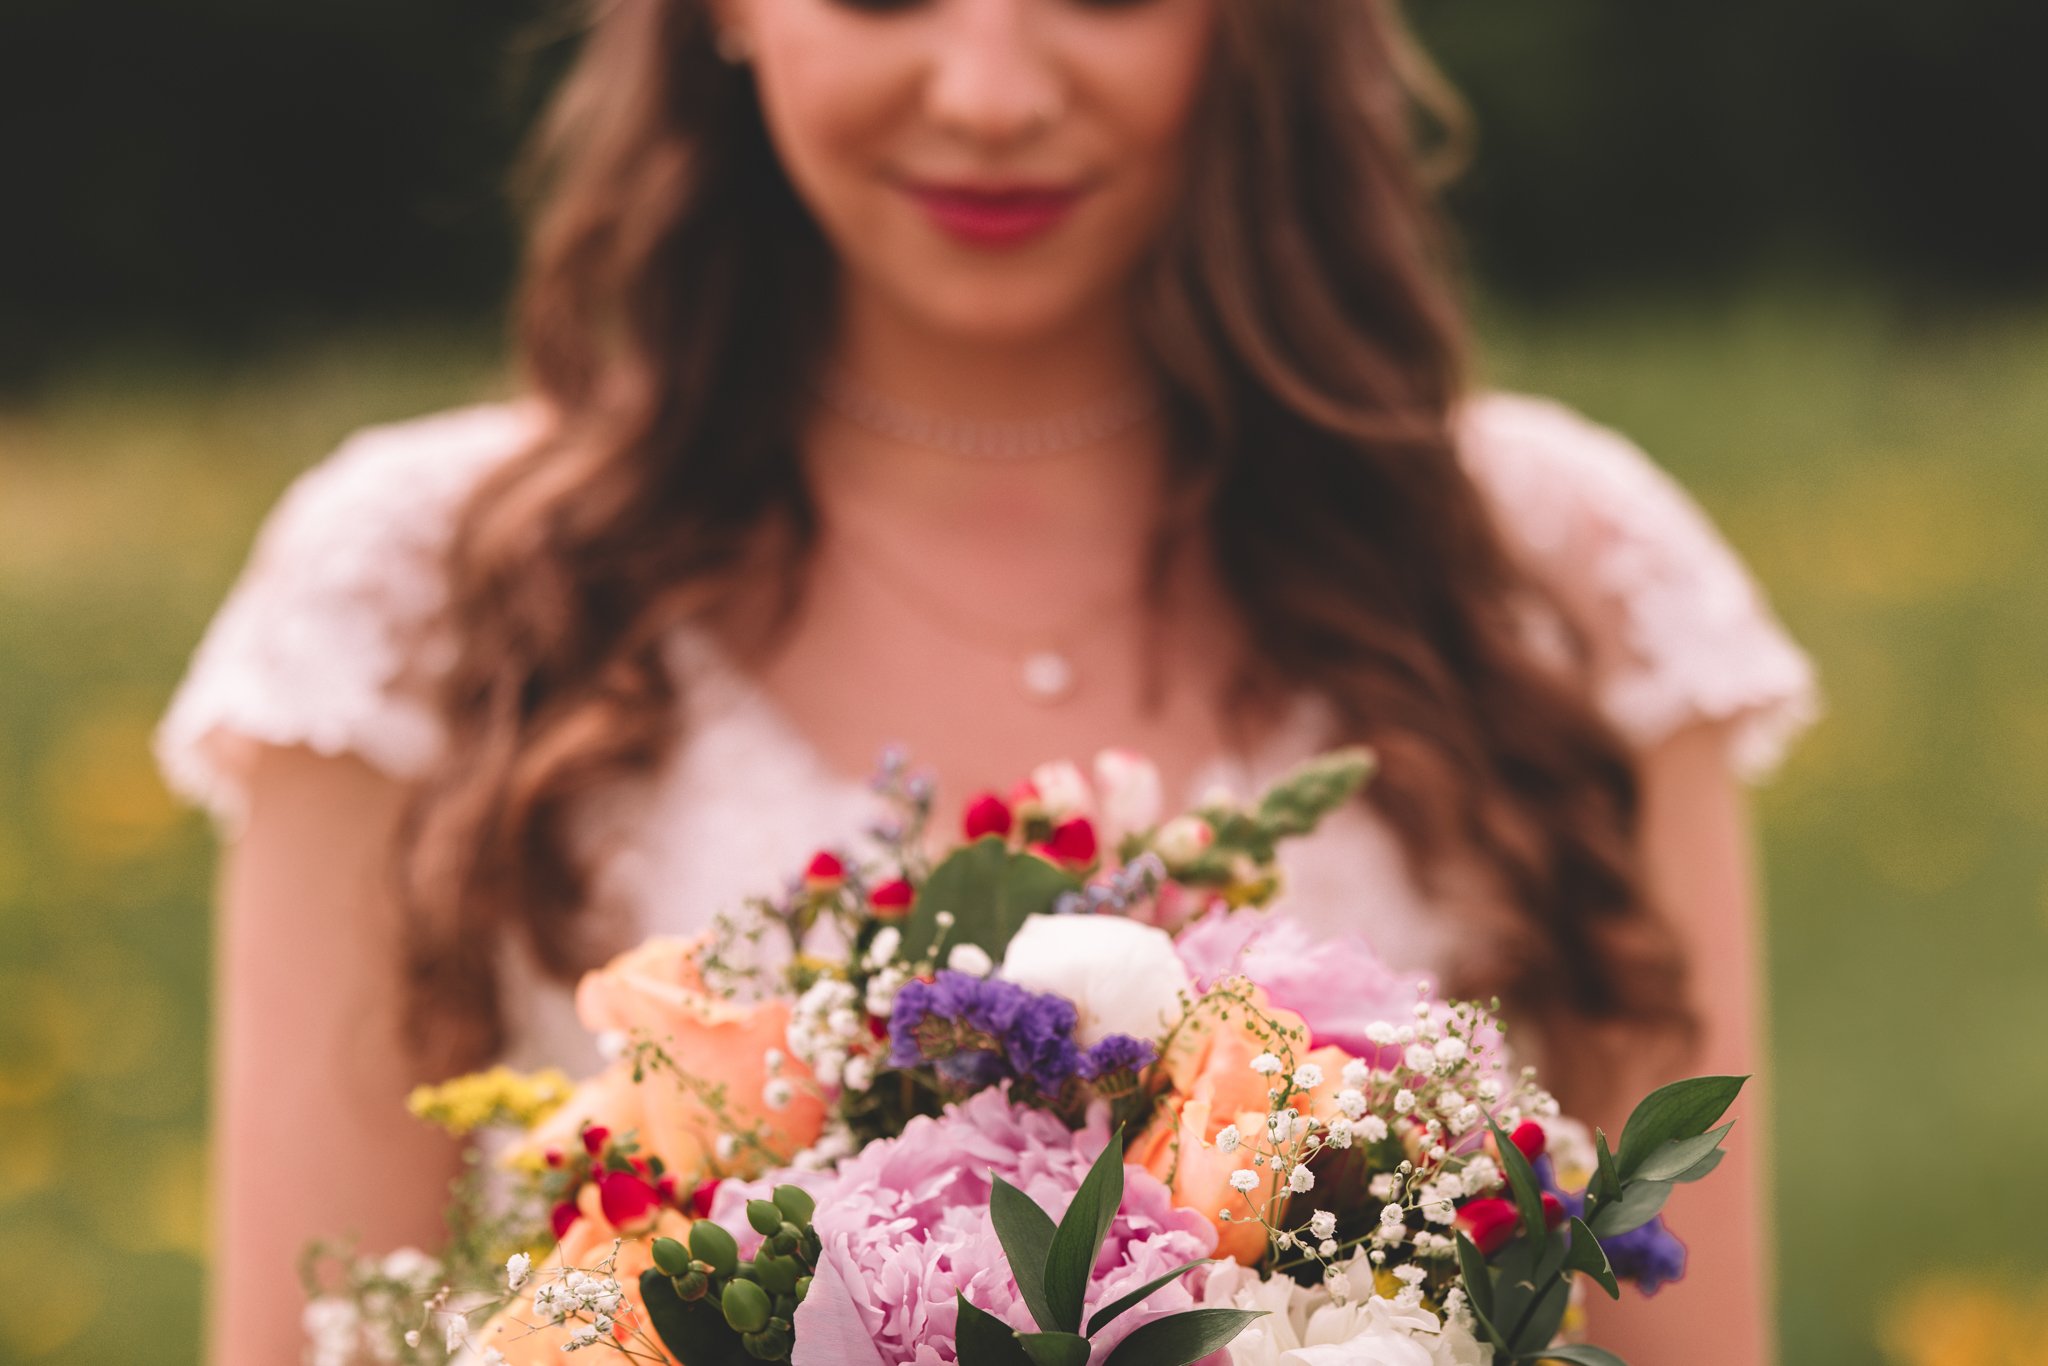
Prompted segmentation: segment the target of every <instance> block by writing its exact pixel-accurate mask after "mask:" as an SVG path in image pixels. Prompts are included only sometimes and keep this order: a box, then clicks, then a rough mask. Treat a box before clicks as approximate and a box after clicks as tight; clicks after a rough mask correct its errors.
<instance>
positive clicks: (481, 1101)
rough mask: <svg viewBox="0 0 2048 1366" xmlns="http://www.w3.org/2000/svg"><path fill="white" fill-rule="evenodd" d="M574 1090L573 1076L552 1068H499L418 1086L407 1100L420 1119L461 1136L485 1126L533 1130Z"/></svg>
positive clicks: (408, 1106) (408, 1107)
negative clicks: (518, 1070)
mask: <svg viewBox="0 0 2048 1366" xmlns="http://www.w3.org/2000/svg"><path fill="white" fill-rule="evenodd" d="M573 1089H574V1087H573V1085H572V1083H571V1082H570V1081H569V1078H568V1077H567V1076H565V1075H563V1074H562V1073H561V1072H560V1071H558V1070H556V1069H554V1068H552V1067H551V1068H548V1069H546V1070H545V1071H540V1072H531V1073H527V1072H515V1071H513V1070H512V1069H511V1068H509V1067H504V1066H498V1067H493V1068H491V1069H490V1070H489V1071H487V1072H472V1073H470V1074H469V1075H467V1076H462V1077H456V1078H454V1079H452V1080H449V1081H444V1082H442V1083H441V1084H439V1085H438V1086H421V1087H417V1088H415V1089H414V1091H413V1093H412V1094H411V1095H410V1096H408V1097H406V1102H405V1104H406V1108H407V1109H409V1110H411V1111H412V1113H413V1115H414V1116H415V1117H416V1118H419V1119H423V1120H425V1121H427V1122H428V1123H429V1124H438V1125H440V1126H441V1127H442V1128H443V1129H446V1130H447V1131H448V1132H449V1133H451V1134H455V1135H457V1136H458V1137H459V1136H461V1135H463V1134H468V1133H474V1132H475V1131H476V1130H478V1129H481V1128H482V1127H484V1126H485V1125H486V1124H511V1125H516V1126H517V1127H519V1128H521V1129H531V1128H532V1127H533V1126H534V1125H536V1124H538V1123H540V1122H541V1121H542V1120H544V1119H546V1118H547V1117H548V1116H549V1115H551V1114H553V1113H554V1112H555V1111H557V1110H559V1109H561V1108H562V1106H563V1104H564V1103H565V1102H567V1100H568V1099H569V1095H570V1092H571V1091H572V1090H573Z"/></svg>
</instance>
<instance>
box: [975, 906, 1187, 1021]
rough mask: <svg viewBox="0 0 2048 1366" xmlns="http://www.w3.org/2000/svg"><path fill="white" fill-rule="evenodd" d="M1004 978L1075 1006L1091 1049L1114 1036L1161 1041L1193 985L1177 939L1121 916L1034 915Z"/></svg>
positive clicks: (1011, 952)
mask: <svg viewBox="0 0 2048 1366" xmlns="http://www.w3.org/2000/svg"><path fill="white" fill-rule="evenodd" d="M996 975H997V976H999V977H1001V978H1003V979H1004V980H1005V981H1010V982H1015V983H1016V984H1017V985H1018V986H1021V987H1028V988H1030V989H1031V990H1032V991H1049V992H1052V993H1053V994H1054V995H1057V996H1064V997H1066V998H1067V999H1068V1000H1069V1001H1072V1002H1073V1003H1074V1006H1075V1009H1076V1010H1078V1011H1079V1012H1080V1022H1079V1023H1078V1024H1077V1025H1076V1027H1075V1029H1074V1037H1075V1039H1076V1040H1077V1041H1079V1042H1080V1043H1081V1045H1082V1046H1083V1047H1086V1046H1088V1045H1091V1044H1094V1043H1096V1042H1098V1041H1100V1040H1101V1039H1103V1038H1106V1037H1107V1036H1109V1035H1111V1034H1129V1035H1131V1036H1132V1037H1134V1038H1139V1039H1157V1038H1159V1037H1160V1036H1161V1035H1162V1034H1164V1033H1165V1032H1166V1031H1167V1030H1168V1029H1170V1028H1172V1027H1173V1026H1174V1025H1175V1024H1176V1023H1178V1022H1179V1020H1180V1013H1181V1002H1180V995H1181V993H1182V992H1183V991H1186V990H1187V989H1188V987H1189V986H1190V983H1189V981H1188V971H1187V969H1186V968H1184V967H1182V966H1181V961H1180V955H1178V954H1176V953H1175V952H1174V951H1173V937H1172V936H1171V935H1169V934H1167V932H1166V931H1165V930H1162V929H1158V928H1157V927H1155V926H1152V925H1141V924H1139V923H1138V922H1137V921H1135V920H1126V919H1124V918H1123V917H1122V916H1115V915H1034V916H1032V917H1031V918H1030V919H1028V920H1026V921H1025V922H1024V925H1023V928H1021V929H1019V930H1018V931H1017V937H1016V938H1014V939H1012V940H1011V941H1010V947H1009V949H1008V950H1007V951H1006V952H1005V953H1004V954H1003V966H1002V970H1001V971H1000V972H998V973H997V974H996Z"/></svg>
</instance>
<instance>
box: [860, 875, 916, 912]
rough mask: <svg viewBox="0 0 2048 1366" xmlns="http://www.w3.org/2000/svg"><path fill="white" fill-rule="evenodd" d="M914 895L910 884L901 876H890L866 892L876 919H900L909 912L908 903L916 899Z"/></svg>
mask: <svg viewBox="0 0 2048 1366" xmlns="http://www.w3.org/2000/svg"><path fill="white" fill-rule="evenodd" d="M916 895H917V894H916V892H915V890H914V889H912V887H911V885H910V884H909V883H908V882H905V881H904V880H903V879H902V878H900V877H895V878H890V879H889V880H888V881H887V882H885V883H883V884H882V885H881V886H879V887H877V888H875V890H874V891H872V892H870V893H868V905H869V907H870V908H872V909H873V911H874V913H875V918H876V919H878V920H900V919H902V918H903V917H904V916H906V915H909V914H910V903H911V902H912V901H913V900H915V899H916Z"/></svg>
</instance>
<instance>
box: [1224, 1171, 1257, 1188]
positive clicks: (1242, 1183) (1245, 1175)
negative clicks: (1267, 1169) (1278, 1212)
mask: <svg viewBox="0 0 2048 1366" xmlns="http://www.w3.org/2000/svg"><path fill="white" fill-rule="evenodd" d="M1258 1187H1259V1174H1258V1173H1257V1172H1255V1171H1253V1170H1252V1169H1251V1168H1250V1167H1239V1168H1238V1169H1237V1170H1236V1171H1234V1172H1232V1173H1231V1174H1230V1188H1231V1189H1232V1190H1234V1191H1237V1192H1239V1193H1240V1194H1244V1195H1249V1194H1251V1192H1253V1191H1255V1190H1257V1189H1258Z"/></svg>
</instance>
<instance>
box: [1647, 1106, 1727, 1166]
mask: <svg viewBox="0 0 2048 1366" xmlns="http://www.w3.org/2000/svg"><path fill="white" fill-rule="evenodd" d="M1734 1127H1735V1121H1734V1120H1732V1119H1731V1120H1729V1121H1728V1122H1727V1123H1726V1124H1723V1125H1722V1126H1721V1127H1720V1128H1718V1129H1709V1130H1707V1131H1706V1132H1705V1133H1703V1134H1700V1135H1698V1136H1697V1137H1695V1138H1674V1139H1672V1140H1671V1141H1670V1142H1669V1143H1666V1144H1665V1145H1664V1146H1663V1147H1661V1148H1659V1149H1657V1150H1656V1151H1655V1152H1653V1153H1651V1154H1650V1155H1649V1156H1648V1157H1646V1158H1644V1159H1643V1161H1642V1165H1641V1166H1639V1167H1637V1168H1636V1169H1635V1172H1634V1173H1633V1175H1634V1177H1635V1179H1636V1180H1638V1181H1676V1180H1677V1179H1678V1178H1679V1177H1680V1176H1681V1175H1683V1174H1684V1173H1686V1172H1689V1171H1691V1170H1692V1169H1693V1168H1694V1167H1697V1166H1698V1165H1699V1164H1700V1163H1702V1162H1704V1161H1705V1160H1706V1159H1707V1158H1708V1157H1710V1156H1712V1155H1713V1153H1714V1152H1715V1150H1716V1149H1718V1148H1719V1147H1720V1146H1721V1140H1722V1139H1724V1138H1726V1137H1728V1131H1729V1130H1730V1129H1732V1128H1734ZM1704 1174H1705V1173H1702V1175H1704Z"/></svg>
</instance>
